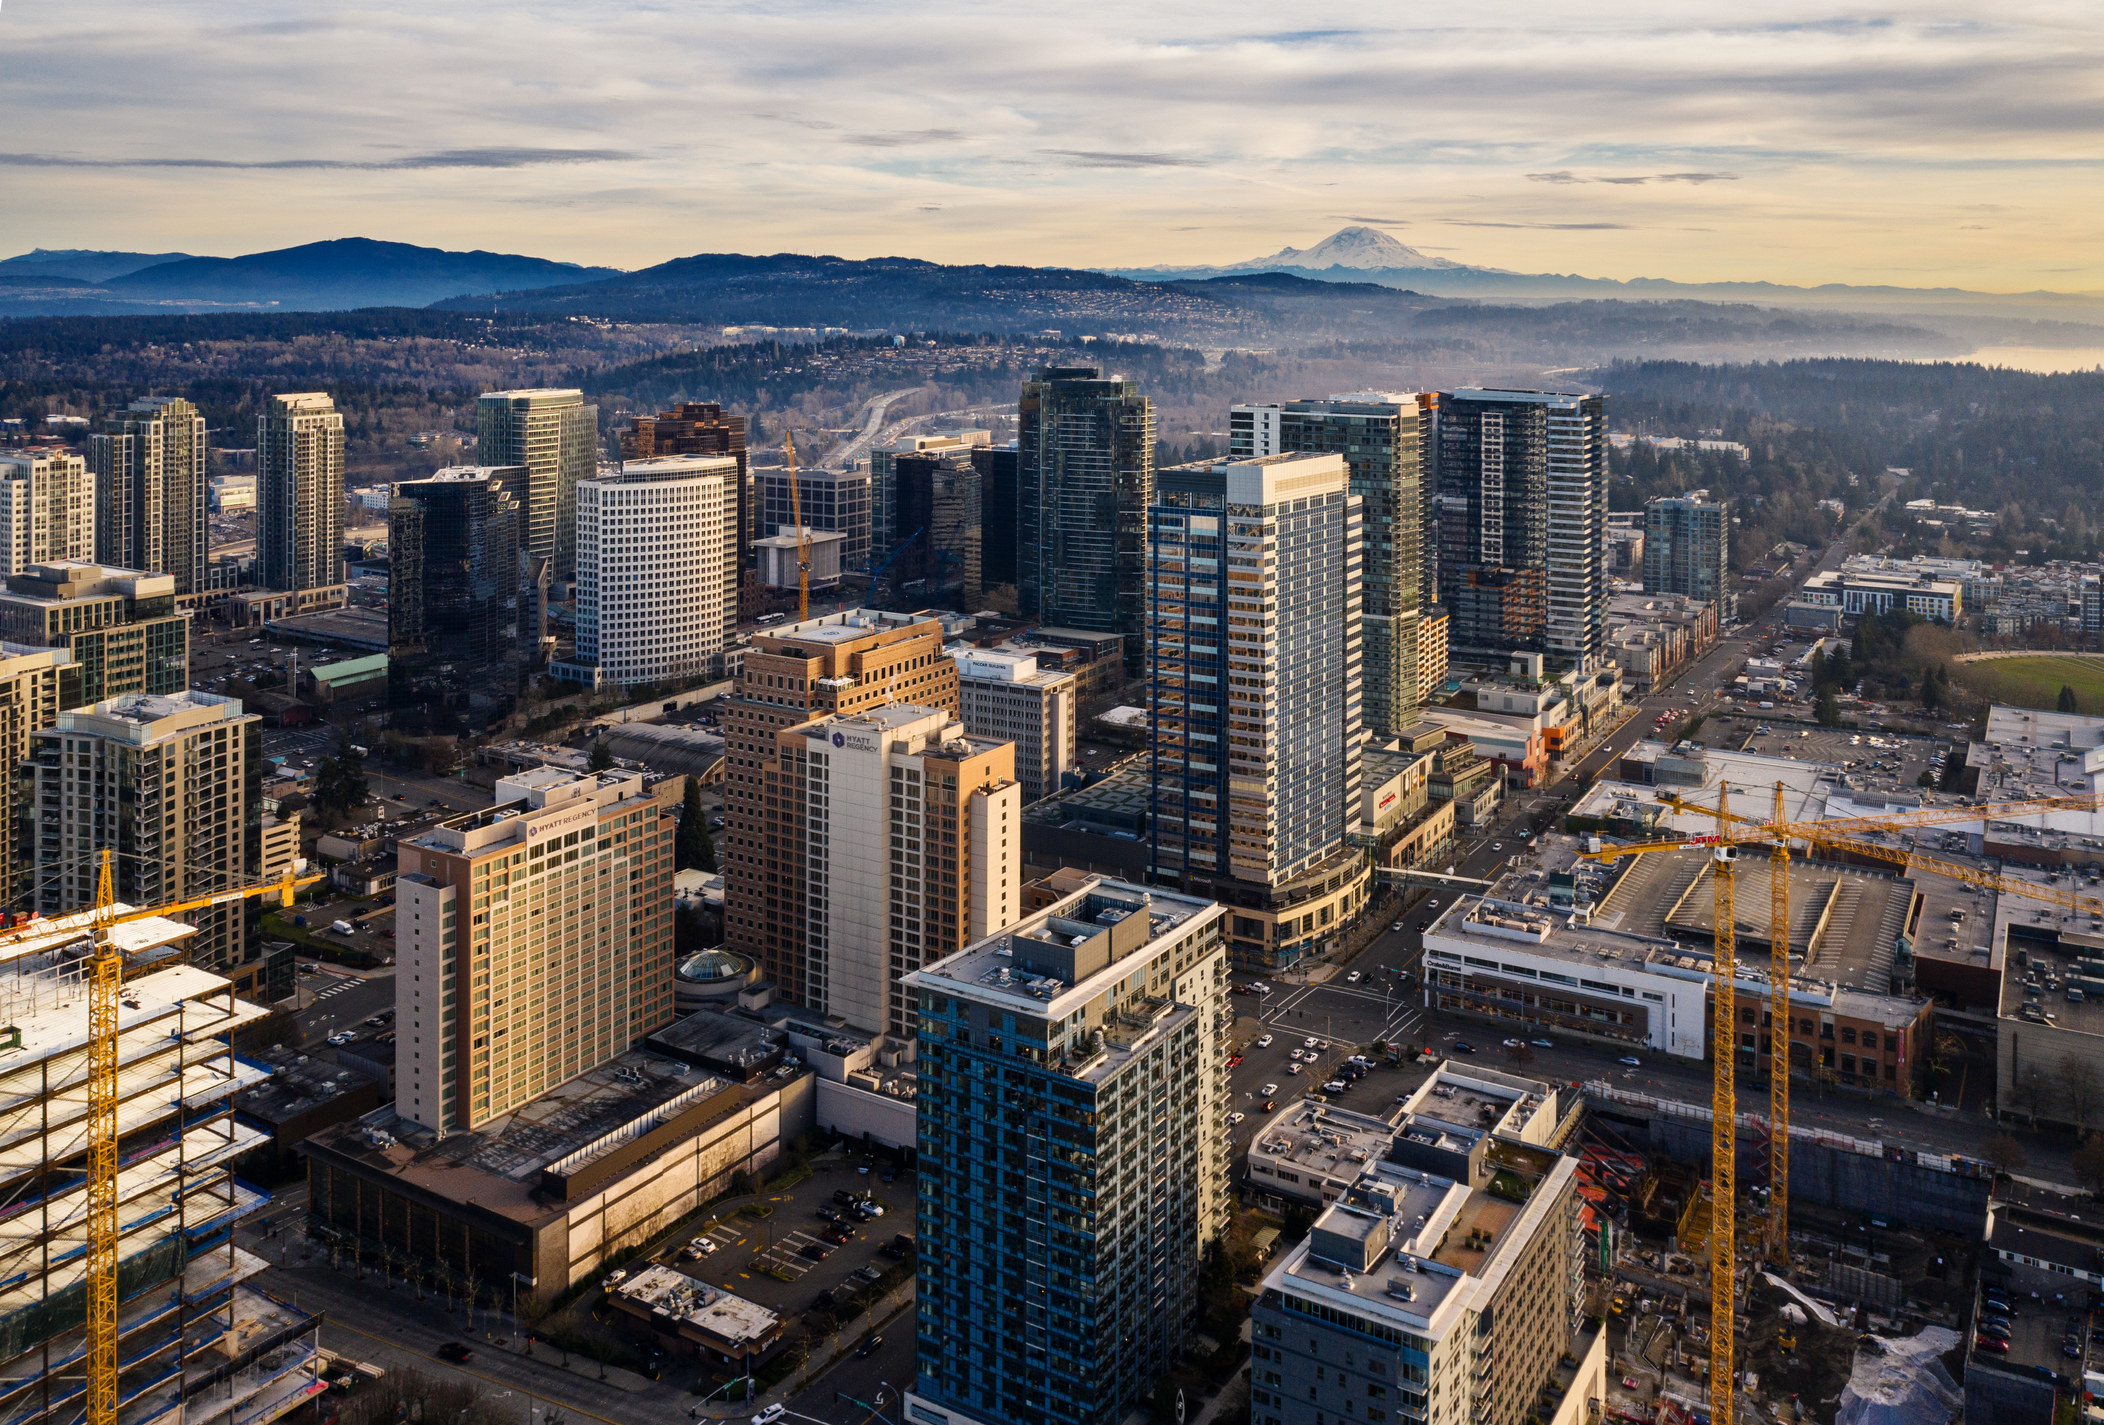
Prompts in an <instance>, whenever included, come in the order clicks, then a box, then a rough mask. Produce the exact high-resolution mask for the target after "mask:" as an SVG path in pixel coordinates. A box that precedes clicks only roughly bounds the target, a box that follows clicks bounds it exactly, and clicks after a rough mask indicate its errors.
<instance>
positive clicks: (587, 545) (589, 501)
mask: <svg viewBox="0 0 2104 1425" xmlns="http://www.w3.org/2000/svg"><path fill="white" fill-rule="evenodd" d="M737 478H738V464H737V462H736V461H735V460H733V459H731V458H730V457H729V456H727V455H672V456H666V457H663V458H661V459H657V460H629V461H624V462H622V465H621V469H620V471H619V472H618V473H616V474H610V475H606V476H603V477H601V478H599V479H596V480H587V481H585V482H584V483H583V484H581V485H579V486H578V487H577V657H576V659H575V661H574V662H571V663H558V664H556V665H555V666H554V672H555V674H556V676H557V677H562V678H570V679H573V680H575V681H578V682H582V683H587V684H589V685H591V686H593V687H601V686H607V685H611V686H615V687H625V686H630V685H633V684H636V683H666V682H674V681H678V680H681V679H694V678H700V677H705V676H707V675H708V674H709V673H711V672H712V671H718V670H720V668H721V666H722V661H723V653H724V650H725V649H726V648H728V647H729V646H730V641H731V631H732V630H733V629H734V628H736V626H737V622H738V550H737V520H738V503H737V498H736V495H737V492H736V490H735V489H734V488H733V484H734V482H735V481H736V480H737Z"/></svg>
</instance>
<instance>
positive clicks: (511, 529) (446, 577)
mask: <svg viewBox="0 0 2104 1425" xmlns="http://www.w3.org/2000/svg"><path fill="white" fill-rule="evenodd" d="M525 473H526V472H525V471H524V470H523V469H522V468H521V467H519V466H516V465H497V466H488V465H461V466H453V467H451V468H449V469H445V470H440V471H438V472H437V473H436V474H434V475H432V476H430V477H429V478H428V479H424V480H404V481H401V482H400V483H398V484H397V485H395V487H394V494H393V498H392V499H391V500H389V502H388V506H387V551H388V573H387V655H388V668H387V673H388V700H389V701H390V702H392V703H393V704H395V705H396V706H397V707H411V706H420V705H429V704H437V705H439V706H452V705H455V704H457V703H460V702H464V701H466V700H467V699H469V698H472V697H475V696H478V695H480V696H493V695H494V696H500V697H501V696H504V695H508V694H509V693H510V692H512V691H513V690H514V689H515V688H516V687H517V686H518V681H519V672H518V670H519V646H518V631H519V630H518V622H519V501H518V496H517V495H516V494H515V493H514V492H515V491H516V490H517V489H518V488H519V486H520V484H521V482H522V481H523V478H524V476H525Z"/></svg>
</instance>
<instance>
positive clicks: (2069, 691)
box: [2059, 683, 2076, 713]
mask: <svg viewBox="0 0 2104 1425" xmlns="http://www.w3.org/2000/svg"><path fill="white" fill-rule="evenodd" d="M2059 708H2060V711H2062V712H2064V713H2071V712H2074V711H2076V707H2075V690H2074V689H2073V688H2071V687H2069V686H2068V685H2067V684H2065V683H2062V684H2061V685H2060V702H2059Z"/></svg>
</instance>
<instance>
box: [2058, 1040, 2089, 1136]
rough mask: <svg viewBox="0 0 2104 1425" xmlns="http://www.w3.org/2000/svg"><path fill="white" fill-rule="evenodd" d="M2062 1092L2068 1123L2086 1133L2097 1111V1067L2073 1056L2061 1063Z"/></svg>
mask: <svg viewBox="0 0 2104 1425" xmlns="http://www.w3.org/2000/svg"><path fill="white" fill-rule="evenodd" d="M2060 1092H2061V1093H2062V1094H2063V1095H2064V1096H2065V1098H2066V1100H2067V1112H2068V1121H2069V1122H2071V1123H2073V1124H2074V1125H2075V1131H2076V1132H2078V1133H2080V1132H2086V1131H2087V1130H2088V1128H2089V1120H2090V1116H2091V1115H2092V1114H2093V1113H2095V1112H2096V1109H2097V1066H2096V1065H2095V1064H2093V1063H2091V1062H2090V1061H2089V1060H2087V1059H2079V1058H2077V1057H2075V1056H2074V1055H2073V1054H2070V1055H2068V1056H2067V1057H2066V1058H2064V1059H2062V1060H2061V1061H2060Z"/></svg>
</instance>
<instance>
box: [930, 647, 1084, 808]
mask: <svg viewBox="0 0 2104 1425" xmlns="http://www.w3.org/2000/svg"><path fill="white" fill-rule="evenodd" d="M950 657H951V658H952V659H954V660H955V661H956V664H957V701H958V705H959V708H960V711H961V715H962V717H963V720H964V730H965V731H966V732H969V733H971V734H973V735H974V736H978V737H991V738H996V739H998V740H1000V741H1003V742H1012V743H1014V744H1015V776H1016V780H1017V781H1018V782H1020V783H1022V786H1023V800H1024V801H1026V802H1034V801H1036V800H1037V799H1038V798H1040V797H1043V796H1048V795H1050V794H1051V793H1053V792H1055V791H1058V790H1059V784H1060V780H1061V778H1063V777H1065V776H1066V774H1067V773H1068V771H1070V770H1071V769H1073V768H1074V767H1075V766H1077V765H1079V752H1078V748H1079V744H1080V717H1079V715H1078V711H1077V699H1078V695H1079V692H1080V688H1081V679H1080V678H1079V677H1078V676H1077V675H1075V674H1073V673H1065V672H1061V671H1059V670H1058V669H1057V668H1048V667H1045V666H1042V665H1041V664H1040V662H1039V660H1038V657H1037V655H1036V654H1034V653H1029V652H1025V651H1022V650H1019V649H1014V648H1006V649H1003V648H953V649H951V650H950ZM1047 661H1048V662H1049V661H1050V660H1049V659H1048V660H1047Z"/></svg>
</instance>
